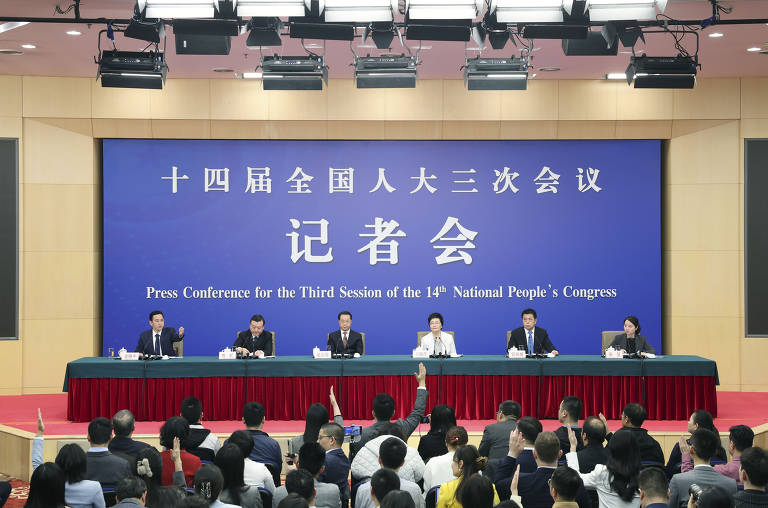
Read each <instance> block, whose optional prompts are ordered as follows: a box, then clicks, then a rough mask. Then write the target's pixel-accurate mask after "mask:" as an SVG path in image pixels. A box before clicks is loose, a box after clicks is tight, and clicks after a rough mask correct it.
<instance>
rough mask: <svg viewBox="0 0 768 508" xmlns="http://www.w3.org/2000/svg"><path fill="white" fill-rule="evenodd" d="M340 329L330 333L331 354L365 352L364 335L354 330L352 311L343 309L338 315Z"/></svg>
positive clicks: (360, 353)
mask: <svg viewBox="0 0 768 508" xmlns="http://www.w3.org/2000/svg"><path fill="white" fill-rule="evenodd" d="M337 318H338V320H339V329H338V330H335V331H333V332H331V333H329V334H328V349H329V350H330V351H331V354H334V355H339V354H355V353H356V354H358V355H362V354H363V353H365V345H364V344H363V335H362V334H361V333H360V332H356V331H354V330H352V329H351V328H352V313H351V312H349V311H347V310H343V311H341V312H339V315H338V316H337Z"/></svg>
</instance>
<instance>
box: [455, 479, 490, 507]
mask: <svg viewBox="0 0 768 508" xmlns="http://www.w3.org/2000/svg"><path fill="white" fill-rule="evenodd" d="M460 499H461V506H463V507H464V508H492V507H493V506H495V505H496V504H498V503H499V496H498V495H496V489H494V488H493V482H491V480H489V479H488V478H486V477H485V476H482V475H479V474H475V475H472V476H471V477H470V478H469V479H468V480H467V483H466V485H465V487H464V492H462V494H461V498H460Z"/></svg>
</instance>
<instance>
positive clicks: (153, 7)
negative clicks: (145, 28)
mask: <svg viewBox="0 0 768 508" xmlns="http://www.w3.org/2000/svg"><path fill="white" fill-rule="evenodd" d="M136 8H137V9H138V11H139V13H141V14H143V16H144V17H145V18H152V19H155V18H174V19H190V18H213V17H214V16H215V15H216V11H218V9H219V0H138V1H137V2H136Z"/></svg>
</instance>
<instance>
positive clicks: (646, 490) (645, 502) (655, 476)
mask: <svg viewBox="0 0 768 508" xmlns="http://www.w3.org/2000/svg"><path fill="white" fill-rule="evenodd" d="M637 490H638V492H640V506H641V507H642V508H667V503H669V487H667V475H666V474H665V473H664V471H663V470H662V469H661V468H660V467H646V468H645V469H643V470H642V471H640V474H638V475H637Z"/></svg>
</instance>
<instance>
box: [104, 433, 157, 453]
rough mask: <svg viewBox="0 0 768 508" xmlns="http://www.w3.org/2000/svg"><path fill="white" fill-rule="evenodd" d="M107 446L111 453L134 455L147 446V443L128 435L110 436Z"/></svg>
mask: <svg viewBox="0 0 768 508" xmlns="http://www.w3.org/2000/svg"><path fill="white" fill-rule="evenodd" d="M108 448H109V451H110V452H112V453H119V454H122V455H128V456H131V457H136V455H138V453H139V452H140V451H141V450H143V449H144V448H149V445H148V444H147V443H143V442H141V441H135V440H133V439H131V438H129V437H125V436H115V437H113V438H112V441H110V442H109V447H108Z"/></svg>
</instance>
